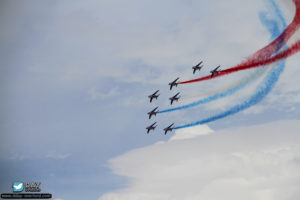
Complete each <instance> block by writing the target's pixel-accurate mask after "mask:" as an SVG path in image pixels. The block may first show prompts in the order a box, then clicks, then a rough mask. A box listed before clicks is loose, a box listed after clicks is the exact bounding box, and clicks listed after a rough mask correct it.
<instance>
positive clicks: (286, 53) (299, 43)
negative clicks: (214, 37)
mask: <svg viewBox="0 0 300 200" xmlns="http://www.w3.org/2000/svg"><path fill="white" fill-rule="evenodd" d="M298 51H300V40H298V41H297V42H295V43H294V44H293V45H291V47H290V48H288V49H286V50H284V51H282V52H280V53H278V54H277V55H275V56H272V57H270V58H265V59H264V60H262V59H261V60H259V61H253V62H250V63H249V62H248V63H247V64H243V65H238V66H236V67H233V68H229V69H225V70H222V71H220V72H219V74H216V75H214V76H213V77H212V78H216V77H219V76H224V75H227V74H231V73H233V72H237V71H241V70H245V69H251V68H255V67H260V66H264V65H268V64H271V63H274V62H277V61H280V60H282V59H285V58H287V57H289V56H292V55H294V54H295V53H297V52H298ZM212 78H211V77H210V75H209V76H205V77H202V78H198V79H194V80H190V81H184V82H180V83H179V84H185V83H193V82H199V81H204V80H209V79H212Z"/></svg>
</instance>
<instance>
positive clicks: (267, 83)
mask: <svg viewBox="0 0 300 200" xmlns="http://www.w3.org/2000/svg"><path fill="white" fill-rule="evenodd" d="M269 2H270V3H271V5H272V7H273V10H274V12H275V13H276V14H277V16H279V19H280V21H281V23H282V25H283V27H286V24H285V21H284V18H283V17H282V15H281V13H280V10H279V9H278V7H277V5H276V3H275V2H274V1H272V0H270V1H269ZM266 16H267V15H266V14H265V13H260V20H261V22H262V23H263V24H264V25H265V26H266V27H267V28H268V30H269V31H270V33H271V37H272V38H275V37H276V36H277V35H279V34H280V32H281V31H282V30H281V31H280V29H283V28H281V27H280V28H278V24H277V23H276V22H277V21H274V20H271V19H268V18H267V17H266ZM284 66H285V62H284V61H282V62H280V63H278V64H277V65H276V67H274V68H273V69H272V70H271V71H270V72H269V74H268V75H267V76H266V77H265V78H264V80H263V81H262V84H261V85H260V86H258V87H257V89H256V92H255V93H254V94H253V95H252V96H251V97H250V98H249V99H247V100H245V101H244V102H243V103H241V104H238V105H236V106H234V107H232V108H230V109H229V110H227V111H225V112H223V113H220V114H218V115H215V116H212V117H209V118H207V119H203V120H201V121H198V122H194V123H190V124H186V125H182V126H178V127H175V128H174V129H181V128H187V127H192V126H197V125H200V124H205V123H208V122H212V121H215V120H218V119H222V118H224V117H227V116H230V115H233V114H235V113H238V112H240V111H242V110H245V109H247V108H250V107H251V106H253V105H256V104H257V103H259V102H260V101H261V100H262V99H263V98H264V97H265V96H267V95H268V94H269V92H270V91H271V90H272V89H273V87H274V86H275V84H276V82H277V81H278V79H279V77H280V74H281V73H282V72H283V70H284Z"/></svg>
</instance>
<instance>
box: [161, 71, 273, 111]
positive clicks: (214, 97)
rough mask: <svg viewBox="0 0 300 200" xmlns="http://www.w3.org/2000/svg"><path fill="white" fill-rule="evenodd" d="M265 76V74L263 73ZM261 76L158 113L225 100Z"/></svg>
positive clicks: (258, 74) (250, 77)
mask: <svg viewBox="0 0 300 200" xmlns="http://www.w3.org/2000/svg"><path fill="white" fill-rule="evenodd" d="M265 72H268V70H266V71H265ZM263 74H265V73H263ZM260 75H261V74H260V73H257V74H256V77H253V76H249V77H248V79H244V80H243V81H240V82H239V83H238V84H235V86H234V87H230V88H226V89H225V91H221V92H218V93H216V94H214V95H211V96H209V97H206V98H204V99H201V100H198V101H195V102H192V103H189V104H186V105H183V106H178V107H175V108H170V109H166V110H161V111H159V112H158V113H166V112H172V111H176V110H183V109H187V108H190V107H194V106H198V105H201V104H205V103H209V102H212V101H215V100H217V99H220V98H224V97H226V96H229V95H232V94H234V93H236V92H237V91H239V90H241V89H242V88H245V87H246V86H248V85H249V84H250V83H252V82H253V81H254V80H256V78H258V77H260Z"/></svg>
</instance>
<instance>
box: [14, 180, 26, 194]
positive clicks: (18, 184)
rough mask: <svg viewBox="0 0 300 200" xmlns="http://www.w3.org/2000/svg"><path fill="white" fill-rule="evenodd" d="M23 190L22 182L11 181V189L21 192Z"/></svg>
mask: <svg viewBox="0 0 300 200" xmlns="http://www.w3.org/2000/svg"><path fill="white" fill-rule="evenodd" d="M23 190H24V184H23V183H22V182H14V183H13V191H14V192H22V191H23Z"/></svg>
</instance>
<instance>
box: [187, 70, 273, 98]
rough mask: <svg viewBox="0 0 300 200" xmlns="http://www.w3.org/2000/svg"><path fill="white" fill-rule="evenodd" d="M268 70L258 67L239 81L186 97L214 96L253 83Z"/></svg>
mask: <svg viewBox="0 0 300 200" xmlns="http://www.w3.org/2000/svg"><path fill="white" fill-rule="evenodd" d="M267 72H269V70H267V68H262V69H258V70H256V71H255V72H254V73H251V74H250V75H249V74H247V75H246V77H243V78H242V79H240V80H238V81H236V82H234V83H232V84H230V85H227V86H225V87H222V88H218V89H216V90H214V91H207V92H205V93H201V94H197V95H193V96H190V97H186V98H184V99H191V98H200V97H206V96H212V95H216V94H218V93H221V92H225V91H228V90H231V89H233V88H236V87H238V86H239V85H244V84H247V85H248V84H250V83H252V82H253V81H255V80H257V79H258V78H259V77H261V76H264V75H265V74H266V73H267Z"/></svg>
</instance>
